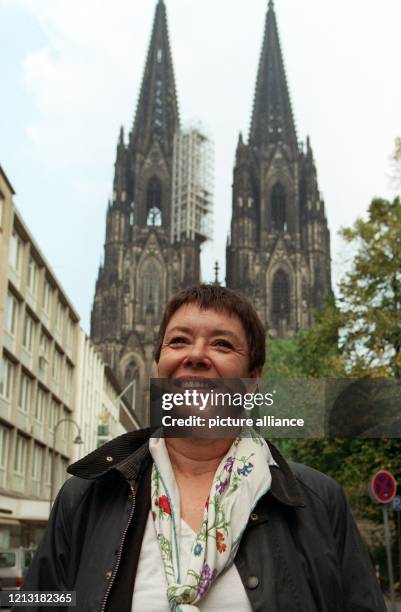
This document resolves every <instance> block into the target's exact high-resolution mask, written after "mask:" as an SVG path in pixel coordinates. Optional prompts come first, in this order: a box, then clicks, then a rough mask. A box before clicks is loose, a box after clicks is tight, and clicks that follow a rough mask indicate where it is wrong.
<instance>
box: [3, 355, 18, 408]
mask: <svg viewBox="0 0 401 612" xmlns="http://www.w3.org/2000/svg"><path fill="white" fill-rule="evenodd" d="M14 373H15V366H14V365H13V364H12V363H11V361H9V360H8V359H7V358H6V357H3V358H1V357H0V396H1V397H2V398H4V399H5V400H7V401H8V402H10V401H11V398H12V391H13V383H14Z"/></svg>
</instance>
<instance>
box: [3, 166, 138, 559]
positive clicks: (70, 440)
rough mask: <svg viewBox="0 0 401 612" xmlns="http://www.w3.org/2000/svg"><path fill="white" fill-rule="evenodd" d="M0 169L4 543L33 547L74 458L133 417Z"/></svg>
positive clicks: (124, 427) (126, 426) (131, 422)
mask: <svg viewBox="0 0 401 612" xmlns="http://www.w3.org/2000/svg"><path fill="white" fill-rule="evenodd" d="M13 195H14V190H13V188H12V185H11V184H10V182H9V180H8V178H7V176H6V174H5V173H4V171H3V169H2V168H1V166H0V548H2V547H13V546H20V545H22V546H28V545H30V544H36V543H37V542H38V540H39V539H40V536H41V534H42V532H43V529H44V527H45V525H46V523H47V520H48V516H49V511H50V507H51V502H52V500H54V498H55V496H56V494H57V492H58V490H59V488H60V486H61V485H62V484H63V482H64V481H65V479H66V478H67V473H66V469H67V467H68V465H69V464H70V463H72V462H73V461H76V460H77V459H79V458H81V457H82V456H84V455H85V454H87V453H89V452H91V451H92V450H94V449H95V448H96V447H98V446H99V445H100V444H104V443H105V442H107V441H108V440H110V439H111V438H114V437H116V436H118V435H120V434H122V433H124V432H125V431H127V430H128V429H137V428H138V427H139V422H138V421H137V420H136V418H135V415H134V414H133V413H132V410H131V409H130V407H129V403H128V402H126V401H125V400H124V397H123V396H124V389H122V388H121V387H120V385H119V383H118V382H117V380H116V378H115V376H114V374H113V373H112V371H111V370H110V368H109V367H108V366H106V365H105V363H104V362H103V361H102V358H101V354H100V353H99V351H98V349H96V348H95V347H94V345H93V343H92V341H91V339H90V338H89V337H88V336H87V335H86V334H85V332H84V331H83V330H82V328H81V327H80V326H79V316H78V314H77V313H76V311H75V310H74V308H73V306H72V305H71V303H70V301H69V299H68V297H67V296H66V294H65V292H64V291H63V289H62V287H61V285H60V283H59V282H58V280H57V278H56V277H55V275H54V273H53V271H52V269H51V268H50V266H49V264H48V263H47V261H46V259H45V258H44V256H43V254H42V253H41V251H40V249H39V247H38V245H37V244H36V242H35V240H34V238H33V237H32V235H31V234H30V232H29V229H28V228H27V226H26V224H25V223H24V221H23V219H22V217H21V215H20V213H19V212H18V210H17V208H16V207H15V205H14V203H13Z"/></svg>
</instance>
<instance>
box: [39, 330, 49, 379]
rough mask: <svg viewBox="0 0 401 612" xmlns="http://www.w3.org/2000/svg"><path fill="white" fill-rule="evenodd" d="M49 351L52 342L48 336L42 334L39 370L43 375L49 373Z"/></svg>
mask: <svg viewBox="0 0 401 612" xmlns="http://www.w3.org/2000/svg"><path fill="white" fill-rule="evenodd" d="M49 351H50V340H49V338H48V337H47V335H46V334H45V333H44V332H42V333H41V334H40V347H39V369H40V370H41V372H42V373H43V374H46V372H47V366H48V364H49Z"/></svg>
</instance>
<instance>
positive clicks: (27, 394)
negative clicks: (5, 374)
mask: <svg viewBox="0 0 401 612" xmlns="http://www.w3.org/2000/svg"><path fill="white" fill-rule="evenodd" d="M32 387H33V383H32V380H31V378H29V376H27V375H26V374H21V380H20V387H19V398H18V407H19V409H20V410H21V411H22V412H24V413H25V414H28V412H29V408H30V406H31V402H32Z"/></svg>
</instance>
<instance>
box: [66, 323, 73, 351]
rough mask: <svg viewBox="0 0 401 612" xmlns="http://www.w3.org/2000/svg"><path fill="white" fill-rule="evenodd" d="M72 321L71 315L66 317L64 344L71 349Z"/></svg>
mask: <svg viewBox="0 0 401 612" xmlns="http://www.w3.org/2000/svg"><path fill="white" fill-rule="evenodd" d="M73 329H74V327H73V322H72V320H71V317H68V318H67V334H66V345H67V348H69V349H72V337H73Z"/></svg>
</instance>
